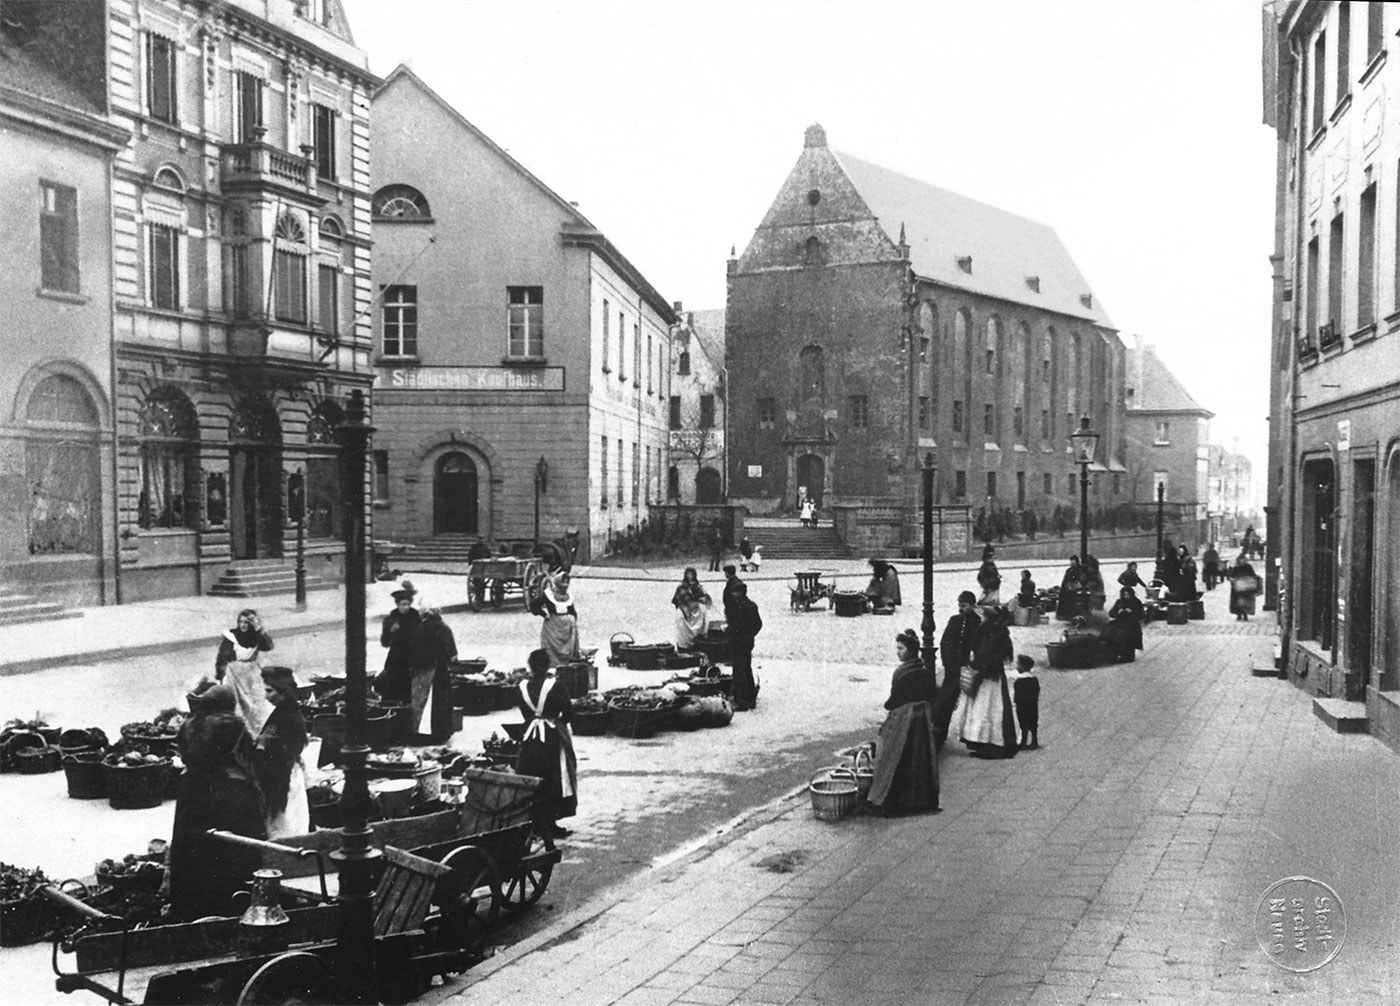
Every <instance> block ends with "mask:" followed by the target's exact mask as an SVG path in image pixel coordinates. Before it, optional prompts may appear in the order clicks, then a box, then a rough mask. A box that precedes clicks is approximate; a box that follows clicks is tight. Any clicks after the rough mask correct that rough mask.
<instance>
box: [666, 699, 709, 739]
mask: <svg viewBox="0 0 1400 1006" xmlns="http://www.w3.org/2000/svg"><path fill="white" fill-rule="evenodd" d="M670 725H671V729H672V730H679V731H682V732H688V731H691V730H700V729H703V728H704V726H705V707H704V706H702V705H701V704H700V703H699V701H698V700H696V699H683V700H681V704H680V705H678V706H676V708H675V709H673V710H671V724H670Z"/></svg>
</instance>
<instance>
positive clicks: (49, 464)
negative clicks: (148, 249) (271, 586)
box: [0, 2, 127, 621]
mask: <svg viewBox="0 0 1400 1006" xmlns="http://www.w3.org/2000/svg"><path fill="white" fill-rule="evenodd" d="M105 37H106V33H105V25H104V10H103V5H102V3H101V2H93V3H71V4H35V3H7V4H5V6H4V9H3V12H0V221H4V227H5V238H4V240H3V241H0V335H2V336H3V340H4V341H3V346H0V349H2V350H3V354H4V363H3V364H0V402H3V403H4V408H3V416H0V621H4V620H8V619H9V618H20V617H31V616H42V615H45V614H46V613H51V612H52V611H53V608H54V606H55V605H56V604H58V603H67V604H83V605H88V604H106V603H114V602H115V601H117V600H118V589H117V588H118V581H117V570H116V562H115V560H116V556H117V534H116V532H117V524H116V512H117V500H116V494H115V491H114V486H115V478H114V477H113V473H114V465H115V461H116V452H115V446H116V441H115V438H114V433H115V429H114V426H115V417H114V409H113V406H112V396H111V393H110V390H111V386H112V312H111V292H112V277H111V269H112V257H111V253H110V249H111V243H112V214H111V177H110V176H111V167H112V160H113V157H114V156H115V154H116V152H117V151H118V150H119V149H121V147H122V146H123V144H124V143H125V142H126V139H127V136H126V134H125V132H124V131H123V130H121V129H118V128H115V127H113V126H112V125H111V124H110V123H109V121H108V119H107V81H106V66H107V61H106V54H105V44H104V39H105Z"/></svg>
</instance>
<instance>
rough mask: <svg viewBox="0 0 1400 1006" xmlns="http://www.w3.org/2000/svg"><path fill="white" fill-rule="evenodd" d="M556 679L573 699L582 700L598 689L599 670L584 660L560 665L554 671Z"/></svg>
mask: <svg viewBox="0 0 1400 1006" xmlns="http://www.w3.org/2000/svg"><path fill="white" fill-rule="evenodd" d="M554 677H555V678H556V679H557V680H558V682H559V683H560V684H561V685H563V686H564V690H565V691H566V692H568V693H569V698H571V699H577V698H581V697H582V696H584V695H587V694H588V693H589V692H591V691H593V689H595V688H597V687H598V668H596V667H594V666H593V664H591V663H589V662H588V661H584V660H579V661H575V662H573V663H570V664H560V665H559V667H558V668H556V669H555V671H554Z"/></svg>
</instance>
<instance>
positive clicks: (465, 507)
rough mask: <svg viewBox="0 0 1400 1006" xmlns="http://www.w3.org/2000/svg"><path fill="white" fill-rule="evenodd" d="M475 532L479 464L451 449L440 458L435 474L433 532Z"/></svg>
mask: <svg viewBox="0 0 1400 1006" xmlns="http://www.w3.org/2000/svg"><path fill="white" fill-rule="evenodd" d="M476 533H477V478H476V464H475V463H474V462H473V461H472V459H471V458H469V457H467V456H466V455H465V454H463V453H462V452H461V451H450V452H448V453H447V454H444V455H443V456H442V457H440V458H439V459H438V463H437V469H436V471H435V473H434V475H433V534H476Z"/></svg>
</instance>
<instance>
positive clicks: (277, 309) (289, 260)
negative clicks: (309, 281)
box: [272, 213, 307, 325]
mask: <svg viewBox="0 0 1400 1006" xmlns="http://www.w3.org/2000/svg"><path fill="white" fill-rule="evenodd" d="M289 246H290V247H289ZM305 246H306V231H305V229H304V228H303V227H302V225H301V221H300V220H298V219H297V218H296V217H294V216H293V215H292V214H290V213H284V214H283V215H282V217H281V219H279V220H278V221H277V230H276V241H275V243H274V246H273V247H274V248H275V251H274V252H273V253H272V272H273V276H272V283H273V314H274V315H275V316H276V318H277V320H278V321H289V322H293V323H294V324H298V325H305V324H306V260H307V256H306V250H305Z"/></svg>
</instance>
